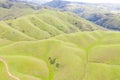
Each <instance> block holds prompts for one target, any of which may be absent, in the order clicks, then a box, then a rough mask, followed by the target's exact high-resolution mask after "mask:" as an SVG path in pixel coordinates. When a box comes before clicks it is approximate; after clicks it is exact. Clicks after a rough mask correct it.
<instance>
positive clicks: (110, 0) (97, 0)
mask: <svg viewBox="0 0 120 80" xmlns="http://www.w3.org/2000/svg"><path fill="white" fill-rule="evenodd" d="M68 1H80V2H89V3H120V0H68Z"/></svg>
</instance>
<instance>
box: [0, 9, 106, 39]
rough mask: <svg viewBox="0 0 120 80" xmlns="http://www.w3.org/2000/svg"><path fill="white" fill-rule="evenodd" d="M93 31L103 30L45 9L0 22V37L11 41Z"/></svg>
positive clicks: (76, 17)
mask: <svg viewBox="0 0 120 80" xmlns="http://www.w3.org/2000/svg"><path fill="white" fill-rule="evenodd" d="M93 30H104V29H103V28H101V27H100V26H97V25H95V24H93V23H91V22H89V21H87V20H84V19H82V18H79V17H78V16H76V15H74V14H72V13H69V12H60V11H55V10H47V9H43V10H41V11H40V12H36V13H34V14H31V15H27V16H23V17H20V18H17V19H11V20H6V21H0V37H1V38H6V39H9V40H13V41H21V40H41V39H46V38H49V37H52V36H56V35H59V34H64V33H74V32H78V31H93Z"/></svg>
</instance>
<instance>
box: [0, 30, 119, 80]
mask: <svg viewBox="0 0 120 80" xmlns="http://www.w3.org/2000/svg"><path fill="white" fill-rule="evenodd" d="M111 36H112V37H114V39H111ZM119 37H120V33H119V32H110V31H108V32H105V31H93V32H78V33H72V34H62V35H59V36H56V37H52V38H49V39H44V40H37V41H19V42H11V41H9V40H5V41H3V42H4V45H3V43H2V44H1V43H0V45H1V47H0V69H1V70H0V71H1V72H0V75H2V76H0V79H1V80H113V79H114V80H119V79H120V66H119V65H120V54H119V53H120V45H119V44H120V38H119ZM6 43H7V44H6ZM3 74H4V75H3ZM103 76H104V77H103Z"/></svg>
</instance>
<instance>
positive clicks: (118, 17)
mask: <svg viewBox="0 0 120 80" xmlns="http://www.w3.org/2000/svg"><path fill="white" fill-rule="evenodd" d="M44 6H50V7H53V8H59V9H61V10H63V11H71V12H74V13H76V14H78V15H79V16H81V17H83V18H85V19H87V20H89V21H92V22H94V23H95V24H98V25H100V26H103V27H105V28H107V29H110V30H120V23H119V22H120V14H119V13H120V4H107V3H106V4H104V3H103V4H102V3H101V4H92V3H80V2H69V1H63V0H53V1H51V2H48V3H46V4H44Z"/></svg>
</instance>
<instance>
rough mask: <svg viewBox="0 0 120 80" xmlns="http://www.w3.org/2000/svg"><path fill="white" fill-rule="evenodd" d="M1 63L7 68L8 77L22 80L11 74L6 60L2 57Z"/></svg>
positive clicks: (0, 58)
mask: <svg viewBox="0 0 120 80" xmlns="http://www.w3.org/2000/svg"><path fill="white" fill-rule="evenodd" d="M0 61H1V62H3V63H4V65H5V68H6V71H7V73H8V75H9V76H10V77H11V78H13V79H14V80H20V79H19V78H18V77H16V76H14V75H12V74H11V73H10V70H9V68H8V64H7V62H6V61H5V60H4V58H2V57H0Z"/></svg>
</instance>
